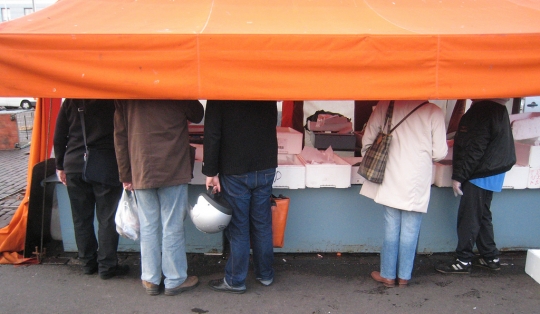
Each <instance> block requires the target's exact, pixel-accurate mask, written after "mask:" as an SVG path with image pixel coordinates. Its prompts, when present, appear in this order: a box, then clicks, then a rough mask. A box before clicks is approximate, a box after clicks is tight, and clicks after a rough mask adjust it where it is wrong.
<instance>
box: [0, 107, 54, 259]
mask: <svg viewBox="0 0 540 314" xmlns="http://www.w3.org/2000/svg"><path fill="white" fill-rule="evenodd" d="M58 108H60V99H40V100H38V103H37V106H36V111H35V115H34V127H33V133H32V145H31V146H30V156H29V158H28V177H27V187H28V188H27V189H26V193H25V195H24V199H23V201H22V202H21V204H20V205H19V208H17V211H15V214H14V215H13V217H12V218H11V222H10V223H9V225H7V226H6V227H4V228H2V229H0V264H22V263H35V262H37V260H34V259H30V258H24V257H23V255H22V254H21V252H22V251H23V250H24V243H25V242H24V241H25V236H26V223H27V219H28V204H29V200H30V188H29V187H30V184H31V183H32V182H31V178H32V169H33V166H34V165H35V164H37V163H38V162H40V161H43V160H45V159H47V158H49V157H50V154H51V150H52V146H53V134H52V133H53V132H52V130H54V125H55V124H56V116H57V115H58ZM21 175H22V174H21Z"/></svg>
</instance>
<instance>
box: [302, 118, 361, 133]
mask: <svg viewBox="0 0 540 314" xmlns="http://www.w3.org/2000/svg"><path fill="white" fill-rule="evenodd" d="M338 118H339V119H341V120H338V119H336V118H331V119H326V120H322V121H317V122H313V121H308V130H310V131H318V132H325V131H331V132H339V131H342V130H344V131H352V129H353V125H352V122H350V121H348V120H347V118H343V117H338ZM334 120H336V121H334Z"/></svg>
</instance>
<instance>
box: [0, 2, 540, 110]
mask: <svg viewBox="0 0 540 314" xmlns="http://www.w3.org/2000/svg"><path fill="white" fill-rule="evenodd" d="M0 51H1V53H0V95H2V96H22V95H32V96H35V97H53V98H59V97H94V98H176V99H181V98H190V99H280V100H281V99H283V100H285V99H301V100H308V99H356V100H362V99H457V98H484V97H519V96H526V95H540V83H538V82H537V80H538V78H539V77H540V2H539V1H535V0H461V1H455V0H363V1H362V0H340V1H337V0H93V1H86V0H59V1H58V2H57V3H56V4H54V5H52V6H50V7H48V8H46V9H43V10H41V11H38V12H36V13H33V14H31V15H28V16H25V17H23V18H19V19H16V20H13V21H10V22H5V23H0Z"/></svg>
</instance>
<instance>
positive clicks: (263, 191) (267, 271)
mask: <svg viewBox="0 0 540 314" xmlns="http://www.w3.org/2000/svg"><path fill="white" fill-rule="evenodd" d="M275 174H276V169H275V168H272V169H266V170H262V171H253V172H248V173H245V174H241V175H220V183H221V187H222V192H223V195H224V197H225V199H226V200H227V201H228V202H229V204H230V205H231V206H232V208H233V214H232V218H231V222H230V223H229V225H228V226H227V228H225V232H224V233H225V235H226V236H227V238H228V239H229V245H230V255H229V259H228V260H227V265H226V266H225V280H226V281H227V283H228V284H229V285H231V286H235V287H241V286H243V285H244V284H245V281H246V277H247V272H248V268H249V251H250V242H251V246H252V247H253V266H254V270H255V277H256V278H260V279H263V280H269V279H273V278H274V269H273V267H272V264H273V262H274V247H273V240H272V208H271V205H270V196H271V195H272V183H273V182H274V176H275Z"/></svg>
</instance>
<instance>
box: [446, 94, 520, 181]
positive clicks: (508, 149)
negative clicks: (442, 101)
mask: <svg viewBox="0 0 540 314" xmlns="http://www.w3.org/2000/svg"><path fill="white" fill-rule="evenodd" d="M515 163H516V152H515V147H514V137H513V136H512V129H511V127H510V119H509V117H508V111H507V110H506V107H504V106H502V105H500V104H498V103H496V102H492V101H489V100H485V101H479V102H475V103H474V104H473V105H472V106H471V108H470V109H469V110H468V111H467V112H466V113H465V114H464V115H463V117H462V118H461V120H460V122H459V128H458V131H457V132H456V136H455V139H454V154H453V171H452V180H456V181H459V182H464V181H467V180H470V179H476V178H483V177H489V176H492V175H496V174H500V173H503V172H506V171H508V170H510V169H511V168H512V166H513V165H514V164H515Z"/></svg>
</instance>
